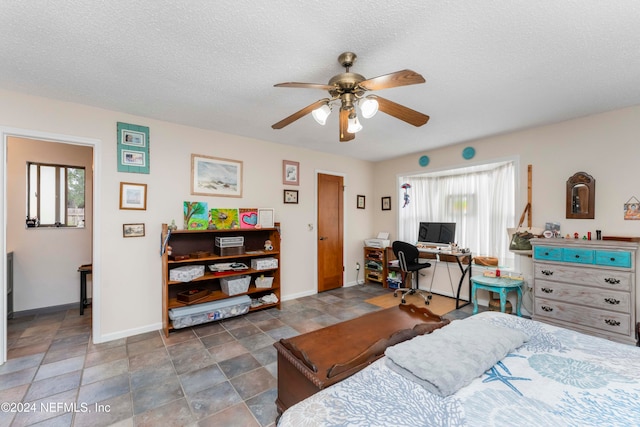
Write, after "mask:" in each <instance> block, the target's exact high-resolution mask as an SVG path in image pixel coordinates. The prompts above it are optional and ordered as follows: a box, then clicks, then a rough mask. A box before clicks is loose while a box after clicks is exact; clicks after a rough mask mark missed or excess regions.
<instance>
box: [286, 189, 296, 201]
mask: <svg viewBox="0 0 640 427" xmlns="http://www.w3.org/2000/svg"><path fill="white" fill-rule="evenodd" d="M284 202H285V203H295V204H297V203H298V190H284Z"/></svg>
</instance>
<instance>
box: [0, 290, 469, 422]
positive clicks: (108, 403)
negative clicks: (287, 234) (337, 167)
mask: <svg viewBox="0 0 640 427" xmlns="http://www.w3.org/2000/svg"><path fill="white" fill-rule="evenodd" d="M385 292H390V291H389V290H388V289H382V288H381V287H380V286H379V285H375V284H367V285H359V286H353V287H348V288H339V289H335V290H332V291H327V292H323V293H321V294H317V295H313V296H310V297H305V298H300V299H296V300H291V301H285V302H283V303H282V310H277V309H269V310H263V311H256V312H253V313H249V314H247V315H245V316H241V317H237V318H232V319H227V320H223V321H220V322H216V323H210V324H206V325H199V326H195V327H192V328H185V329H182V330H180V331H176V332H172V333H171V334H170V336H169V338H166V337H165V336H164V335H163V334H162V333H160V332H149V333H145V334H141V335H136V336H133V337H129V338H123V339H119V340H116V341H111V342H107V343H103V344H95V345H94V344H92V343H91V309H90V308H89V309H85V315H84V316H80V315H79V313H78V310H66V311H60V312H55V313H48V314H41V315H34V316H24V317H17V318H15V319H12V320H10V321H9V322H8V331H7V333H8V342H7V344H8V356H9V357H8V359H9V360H8V361H7V363H5V364H4V365H2V366H0V403H1V404H3V405H6V404H7V403H8V402H13V404H12V406H11V407H9V411H7V410H6V409H7V408H6V406H3V407H2V408H1V409H2V410H1V411H0V425H1V426H16V427H17V426H32V425H38V426H108V425H116V426H158V425H162V426H169V425H173V426H226V427H231V426H242V427H248V426H273V425H274V424H275V419H276V406H275V403H274V402H275V400H276V395H277V390H276V386H277V381H276V375H277V369H276V365H277V362H276V351H275V348H274V347H273V345H272V344H273V343H274V342H276V341H277V340H279V339H280V338H288V337H292V336H295V335H298V334H301V333H305V332H309V331H312V330H315V329H318V328H321V327H324V326H328V325H332V324H334V323H337V322H340V321H343V320H348V319H351V318H354V317H357V316H360V315H362V314H365V313H369V312H371V311H375V310H379V309H380V308H379V307H377V306H373V305H371V304H368V303H366V302H364V300H366V299H368V298H371V297H373V296H377V295H380V294H382V293H385ZM472 308H473V306H472V305H467V306H466V307H463V308H461V309H459V310H455V311H453V312H451V313H449V314H447V315H446V317H448V318H451V319H453V318H464V317H467V316H469V315H470V313H471V310H472ZM18 409H19V410H20V411H18V412H16V411H17V410H18Z"/></svg>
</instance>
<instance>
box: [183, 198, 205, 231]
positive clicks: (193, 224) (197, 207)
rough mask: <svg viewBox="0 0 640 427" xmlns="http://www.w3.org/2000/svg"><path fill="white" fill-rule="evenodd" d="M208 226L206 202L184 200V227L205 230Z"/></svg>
mask: <svg viewBox="0 0 640 427" xmlns="http://www.w3.org/2000/svg"><path fill="white" fill-rule="evenodd" d="M208 227H209V212H208V206H207V203H206V202H184V229H185V230H206V229H207V228H208Z"/></svg>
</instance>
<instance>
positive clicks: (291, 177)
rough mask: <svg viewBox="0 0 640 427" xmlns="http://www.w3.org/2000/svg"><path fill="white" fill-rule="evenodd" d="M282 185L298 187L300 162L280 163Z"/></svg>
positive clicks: (288, 161) (287, 161)
mask: <svg viewBox="0 0 640 427" xmlns="http://www.w3.org/2000/svg"><path fill="white" fill-rule="evenodd" d="M282 183H283V184H284V185H300V162H294V161H292V160H283V161H282Z"/></svg>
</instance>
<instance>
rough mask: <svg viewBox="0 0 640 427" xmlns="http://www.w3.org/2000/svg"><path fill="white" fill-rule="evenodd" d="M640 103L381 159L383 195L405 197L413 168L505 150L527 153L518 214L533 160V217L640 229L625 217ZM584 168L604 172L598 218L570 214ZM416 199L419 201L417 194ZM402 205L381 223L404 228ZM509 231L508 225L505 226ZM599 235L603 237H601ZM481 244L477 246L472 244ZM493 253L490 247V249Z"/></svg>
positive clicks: (527, 264)
mask: <svg viewBox="0 0 640 427" xmlns="http://www.w3.org/2000/svg"><path fill="white" fill-rule="evenodd" d="M639 135H640V106H636V107H630V108H626V109H621V110H617V111H612V112H608V113H604V114H598V115H594V116H590V117H585V118H581V119H577V120H571V121H566V122H562V123H558V124H555V125H550V126H543V127H538V128H533V129H528V130H525V131H521V132H514V133H510V134H505V135H500V136H495V137H491V138H485V139H481V140H477V141H472V142H469V143H465V144H459V145H455V146H450V147H446V148H442V149H438V150H431V151H424V152H419V153H416V154H414V155H410V156H404V157H400V158H396V159H392V160H388V161H384V162H379V163H377V164H376V165H375V175H374V176H375V197H376V198H379V197H381V196H387V195H392V196H393V197H394V200H395V201H397V200H398V196H399V194H400V193H399V192H400V188H399V186H398V185H397V176H398V175H401V174H407V173H411V172H421V171H425V172H426V171H436V170H442V169H449V168H454V167H460V166H466V165H471V164H476V163H486V162H489V161H494V160H497V159H503V158H507V157H510V158H517V159H518V161H519V182H520V185H519V190H520V194H519V202H518V203H517V205H516V207H515V210H516V213H517V218H514V221H517V220H518V219H519V217H520V213H521V212H522V210H523V209H524V207H525V204H526V198H527V165H529V164H530V165H532V169H533V174H532V175H533V182H532V190H533V191H532V206H533V225H534V226H543V227H544V224H545V223H546V222H559V223H560V224H561V232H562V234H563V235H566V234H567V233H570V234H571V235H573V233H574V232H577V233H579V234H580V236H583V235H585V234H586V233H587V232H589V231H591V232H592V234H593V236H595V230H602V234H603V235H604V236H636V237H640V221H628V220H627V221H625V220H624V210H623V205H624V203H625V202H626V201H627V200H629V199H630V198H631V197H632V196H635V197H637V198H640V186H639V185H638V178H637V177H636V173H637V171H638V161H639V160H640V144H639V143H638V137H639ZM467 146H471V147H474V148H475V150H476V155H475V157H474V158H473V159H472V160H469V161H467V160H464V159H463V158H462V150H463V149H464V148H465V147H467ZM424 154H426V155H428V156H429V158H430V163H429V165H428V166H427V167H426V168H421V167H420V166H419V164H418V159H419V158H420V156H422V155H424ZM579 171H584V172H586V173H588V174H590V175H591V176H593V177H594V178H595V180H596V191H595V192H596V203H595V219H592V220H588V219H566V218H565V195H566V181H567V179H569V177H571V176H572V175H573V174H574V173H576V172H579ZM412 202H418V201H416V200H415V199H413V201H412ZM397 213H398V208H397V205H396V204H394V205H393V210H392V211H388V212H381V213H378V214H377V215H376V218H375V220H374V229H389V230H393V233H394V234H396V235H397V223H396V221H397ZM505 238H507V237H506V233H505ZM594 238H595V237H594ZM471 249H472V250H473V248H471ZM487 255H490V254H487ZM517 258H519V259H520V261H521V264H520V269H521V270H523V271H524V272H525V274H526V275H528V276H529V280H530V276H531V274H532V265H531V260H530V258H528V257H522V256H518V257H517ZM636 295H637V298H638V300H639V301H638V304H637V307H638V309H639V310H638V311H639V313H638V316H637V317H638V318H640V292H638V293H636Z"/></svg>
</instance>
